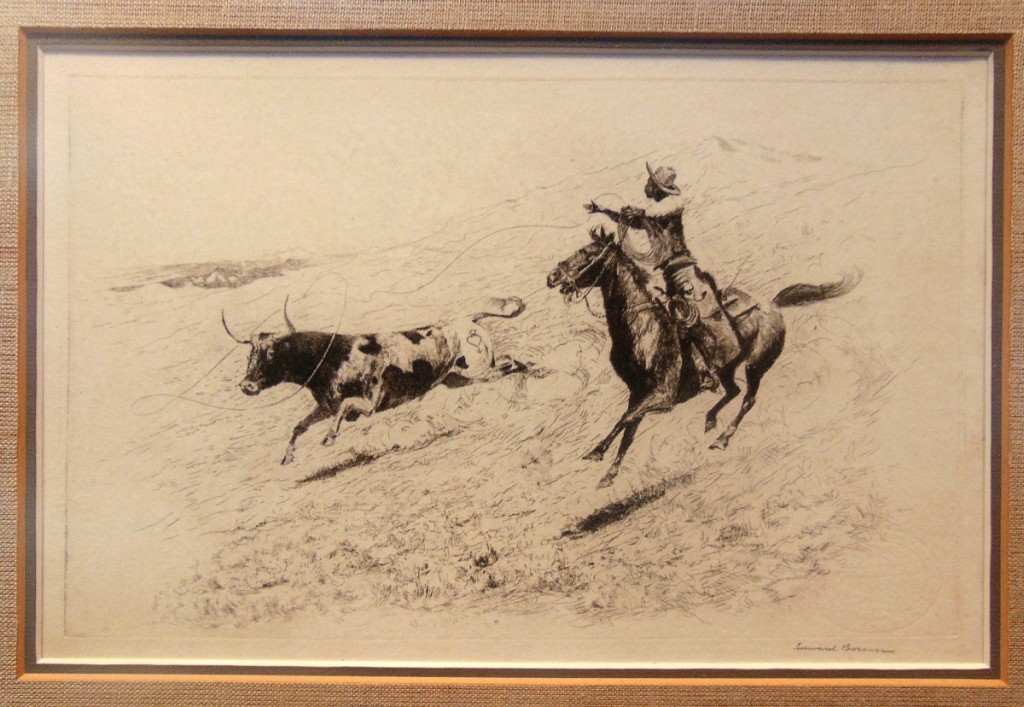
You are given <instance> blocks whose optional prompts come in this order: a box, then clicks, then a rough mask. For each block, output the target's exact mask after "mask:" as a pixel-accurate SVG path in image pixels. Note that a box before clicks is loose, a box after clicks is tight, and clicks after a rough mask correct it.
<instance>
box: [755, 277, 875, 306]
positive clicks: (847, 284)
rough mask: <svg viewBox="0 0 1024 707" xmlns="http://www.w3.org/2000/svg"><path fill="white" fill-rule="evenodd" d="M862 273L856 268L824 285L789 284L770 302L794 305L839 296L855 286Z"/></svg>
mask: <svg viewBox="0 0 1024 707" xmlns="http://www.w3.org/2000/svg"><path fill="white" fill-rule="evenodd" d="M862 275H863V273H861V271H860V270H857V271H855V272H854V273H853V274H851V275H844V276H843V278H842V279H841V280H837V281H836V282H827V283H825V284H824V285H805V284H802V283H801V284H797V285H790V286H789V287H787V288H785V289H783V290H782V291H781V292H779V294H777V295H775V299H773V300H772V304H774V305H775V306H776V307H796V306H798V305H802V304H810V303H812V302H821V301H822V300H827V299H832V298H833V297H840V296H842V295H845V294H846V293H847V292H849V291H850V290H852V289H853V288H854V287H856V286H857V283H859V282H860V279H861V276H862Z"/></svg>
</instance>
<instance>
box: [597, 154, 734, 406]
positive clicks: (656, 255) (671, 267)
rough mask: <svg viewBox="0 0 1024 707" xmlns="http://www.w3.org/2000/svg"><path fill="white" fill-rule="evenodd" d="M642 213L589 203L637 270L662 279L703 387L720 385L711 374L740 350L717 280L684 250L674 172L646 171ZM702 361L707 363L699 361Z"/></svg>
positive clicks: (631, 207) (681, 212)
mask: <svg viewBox="0 0 1024 707" xmlns="http://www.w3.org/2000/svg"><path fill="white" fill-rule="evenodd" d="M647 174H648V179H647V184H646V185H645V186H644V194H645V195H646V196H647V198H648V200H649V201H648V202H647V203H645V204H644V206H643V208H639V207H634V206H624V207H622V209H621V210H619V211H613V210H611V209H604V208H601V207H599V206H598V205H597V204H596V203H594V202H593V201H591V202H590V203H589V204H586V205H584V208H585V209H586V210H587V212H588V213H592V214H593V213H601V214H604V215H606V216H608V217H609V218H610V219H611V220H612V221H614V222H615V223H617V224H618V225H619V233H620V235H621V239H622V243H621V246H622V250H623V251H624V252H625V253H626V254H627V255H629V257H630V258H632V259H633V260H634V261H636V262H637V263H639V264H642V265H646V266H648V267H652V268H654V269H655V270H660V271H661V272H662V273H663V275H664V280H665V294H666V295H667V296H668V302H667V306H668V309H669V311H670V312H672V313H673V314H674V316H675V319H676V321H678V322H679V323H680V327H681V329H682V338H683V340H684V341H686V342H688V343H691V344H692V346H690V347H688V348H690V349H691V354H693V351H694V350H696V354H693V360H694V364H695V365H696V366H697V369H698V371H699V372H700V374H701V386H702V387H704V388H715V387H717V384H716V383H715V381H714V379H713V378H712V376H711V373H710V371H709V370H708V369H711V370H712V371H715V372H716V373H717V372H718V371H720V370H722V369H723V368H725V367H727V366H728V365H729V364H731V363H733V362H735V361H736V360H737V358H738V357H739V355H740V352H741V345H740V341H739V338H738V337H737V335H736V329H735V326H734V324H733V321H732V319H731V318H730V316H729V314H728V312H727V311H726V310H725V308H724V307H723V306H722V302H721V297H720V294H719V291H718V287H717V285H716V284H715V280H714V278H713V277H711V275H709V274H708V273H705V272H703V271H702V270H701V269H700V268H699V267H698V266H697V261H696V259H694V257H693V255H692V254H691V253H690V249H689V248H687V247H686V239H685V237H684V233H683V208H684V206H683V203H682V201H681V200H680V199H679V198H678V197H679V195H680V190H679V187H677V186H676V185H675V179H676V172H675V170H674V169H672V168H671V167H665V166H662V167H658V168H657V169H654V170H652V169H651V166H650V164H648V165H647ZM701 359H703V360H701Z"/></svg>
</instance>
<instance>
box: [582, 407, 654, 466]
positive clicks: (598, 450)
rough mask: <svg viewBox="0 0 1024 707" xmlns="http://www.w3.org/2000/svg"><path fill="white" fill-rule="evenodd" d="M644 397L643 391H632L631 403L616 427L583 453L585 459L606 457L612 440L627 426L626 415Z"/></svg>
mask: <svg viewBox="0 0 1024 707" xmlns="http://www.w3.org/2000/svg"><path fill="white" fill-rule="evenodd" d="M643 398H644V395H643V393H640V392H637V391H630V393H629V403H627V404H626V412H624V413H622V417H620V418H619V421H618V422H616V423H615V426H614V427H612V431H611V432H609V433H608V435H607V436H606V437H605V438H604V439H602V440H601V441H600V442H598V443H597V446H596V447H594V448H593V449H591V450H590V451H589V452H587V453H586V454H585V455H583V458H584V459H585V460H587V461H589V462H599V461H601V460H602V459H604V455H605V452H607V451H608V448H609V447H610V446H612V442H614V441H615V438H616V437H617V436H618V434H619V432H621V431H622V428H623V427H625V426H626V417H627V416H628V415H629V414H630V413H631V412H632V411H633V410H635V409H636V406H637V405H638V404H639V402H640V401H641V400H643Z"/></svg>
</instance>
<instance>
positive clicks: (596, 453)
mask: <svg viewBox="0 0 1024 707" xmlns="http://www.w3.org/2000/svg"><path fill="white" fill-rule="evenodd" d="M602 459H604V452H602V451H601V450H600V449H595V450H593V451H591V452H589V453H587V454H584V455H583V460H584V461H588V462H599V461H601V460H602Z"/></svg>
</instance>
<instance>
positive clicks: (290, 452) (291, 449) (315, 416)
mask: <svg viewBox="0 0 1024 707" xmlns="http://www.w3.org/2000/svg"><path fill="white" fill-rule="evenodd" d="M330 416H331V410H330V408H328V407H326V406H324V405H317V406H316V409H315V410H314V411H313V412H311V413H309V414H308V415H306V416H305V417H304V418H302V421H301V422H299V424H297V425H295V429H293V430H292V438H291V440H290V441H289V442H288V447H287V448H286V449H285V451H284V459H282V460H281V463H282V464H291V463H292V461H293V460H294V459H295V441H296V440H298V438H299V436H300V435H302V434H303V433H304V432H305V431H306V430H308V429H309V428H310V426H311V425H315V424H316V423H318V422H320V421H321V420H326V419H327V418H328V417H330Z"/></svg>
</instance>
